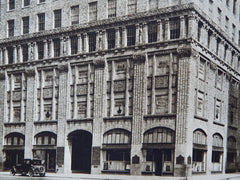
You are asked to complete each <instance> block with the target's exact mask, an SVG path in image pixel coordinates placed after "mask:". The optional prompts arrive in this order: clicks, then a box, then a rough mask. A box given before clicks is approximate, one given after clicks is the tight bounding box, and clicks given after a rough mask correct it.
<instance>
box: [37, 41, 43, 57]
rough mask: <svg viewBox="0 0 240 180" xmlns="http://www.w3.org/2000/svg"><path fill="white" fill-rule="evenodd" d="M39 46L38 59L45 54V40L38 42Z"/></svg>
mask: <svg viewBox="0 0 240 180" xmlns="http://www.w3.org/2000/svg"><path fill="white" fill-rule="evenodd" d="M37 47H38V59H43V56H44V44H43V42H38V43H37Z"/></svg>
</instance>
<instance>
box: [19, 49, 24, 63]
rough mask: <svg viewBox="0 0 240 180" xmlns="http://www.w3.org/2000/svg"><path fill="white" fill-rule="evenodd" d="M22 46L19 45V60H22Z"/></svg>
mask: <svg viewBox="0 0 240 180" xmlns="http://www.w3.org/2000/svg"><path fill="white" fill-rule="evenodd" d="M22 61H23V60H22V46H21V45H18V62H20V63H21V62H22Z"/></svg>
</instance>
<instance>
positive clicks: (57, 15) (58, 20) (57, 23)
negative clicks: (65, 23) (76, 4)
mask: <svg viewBox="0 0 240 180" xmlns="http://www.w3.org/2000/svg"><path fill="white" fill-rule="evenodd" d="M61 26H62V10H61V9H58V10H55V11H54V27H55V28H58V27H61Z"/></svg>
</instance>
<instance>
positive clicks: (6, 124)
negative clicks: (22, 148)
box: [4, 122, 25, 126]
mask: <svg viewBox="0 0 240 180" xmlns="http://www.w3.org/2000/svg"><path fill="white" fill-rule="evenodd" d="M17 125H19V126H21V125H25V122H6V123H4V126H17Z"/></svg>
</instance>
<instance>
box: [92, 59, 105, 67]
mask: <svg viewBox="0 0 240 180" xmlns="http://www.w3.org/2000/svg"><path fill="white" fill-rule="evenodd" d="M93 64H94V66H95V68H104V67H105V61H104V60H103V59H99V60H95V61H93Z"/></svg>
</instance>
